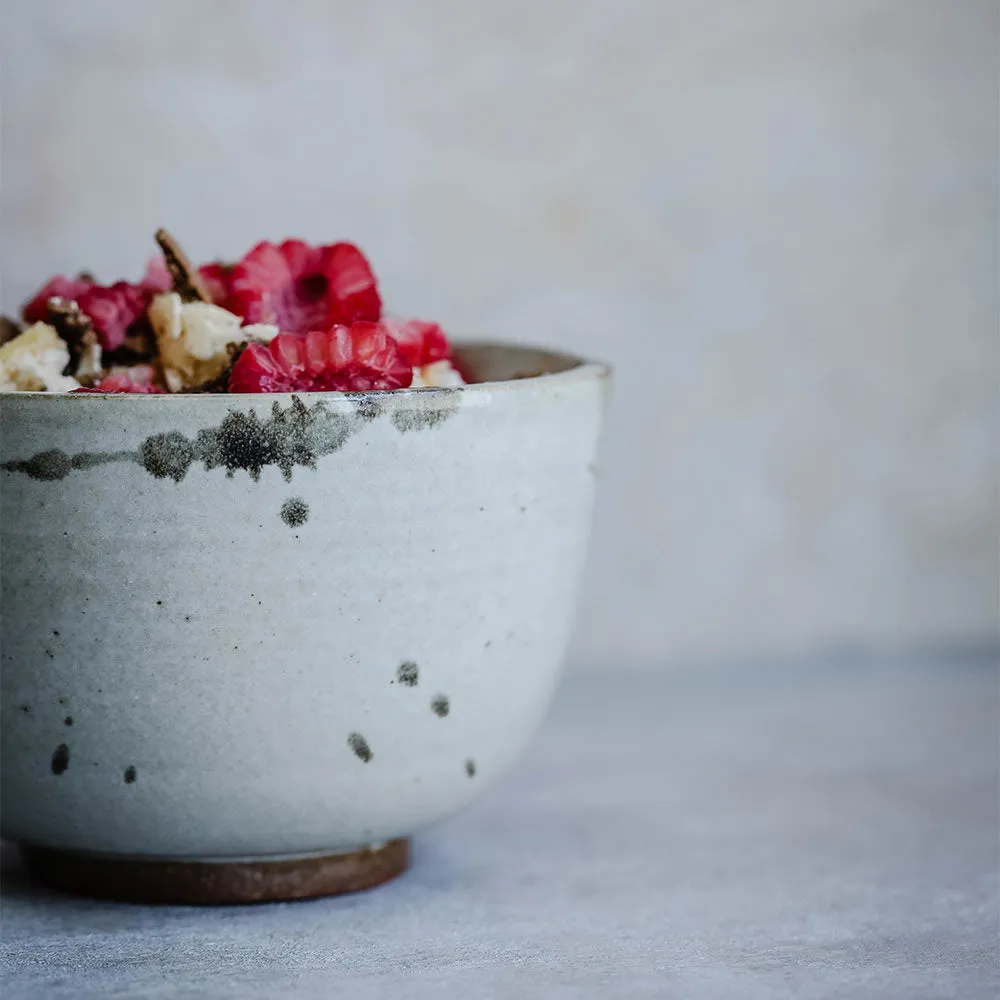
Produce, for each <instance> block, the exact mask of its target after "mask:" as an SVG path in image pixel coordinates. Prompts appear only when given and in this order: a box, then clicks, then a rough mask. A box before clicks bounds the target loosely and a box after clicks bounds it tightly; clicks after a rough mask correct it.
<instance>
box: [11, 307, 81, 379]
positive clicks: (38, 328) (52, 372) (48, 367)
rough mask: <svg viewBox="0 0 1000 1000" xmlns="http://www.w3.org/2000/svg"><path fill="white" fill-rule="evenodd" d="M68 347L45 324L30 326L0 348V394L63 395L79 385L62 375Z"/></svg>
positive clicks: (67, 362)
mask: <svg viewBox="0 0 1000 1000" xmlns="http://www.w3.org/2000/svg"><path fill="white" fill-rule="evenodd" d="M68 364H69V348H68V347H67V346H66V343H65V342H64V341H63V340H62V339H61V338H60V337H59V335H58V334H57V333H56V331H55V329H54V328H53V327H51V326H50V325H49V324H48V323H33V324H32V325H31V326H29V327H28V329H27V330H25V331H24V333H22V334H19V335H18V336H17V337H15V338H14V339H13V340H8V341H7V343H6V344H4V345H3V346H2V347H0V391H2V392H15V391H20V392H39V391H45V392H65V391H66V390H67V389H74V388H76V386H78V385H79V383H78V382H77V380H76V379H75V378H71V377H69V376H68V375H63V371H64V370H65V368H66V366H67V365H68Z"/></svg>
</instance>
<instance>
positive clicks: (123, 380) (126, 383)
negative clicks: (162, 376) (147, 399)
mask: <svg viewBox="0 0 1000 1000" xmlns="http://www.w3.org/2000/svg"><path fill="white" fill-rule="evenodd" d="M73 392H91V393H121V392H131V393H145V394H152V393H161V392H163V390H162V389H161V388H160V387H159V386H158V385H151V384H144V383H141V382H133V381H132V379H130V378H129V377H128V376H127V375H105V377H104V378H102V379H101V380H100V382H97V383H95V384H94V385H92V386H90V387H89V388H84V387H81V388H79V389H74V390H73Z"/></svg>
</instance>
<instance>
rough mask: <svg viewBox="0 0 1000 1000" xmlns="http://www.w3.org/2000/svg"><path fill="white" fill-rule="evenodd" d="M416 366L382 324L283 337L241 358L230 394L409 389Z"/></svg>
mask: <svg viewBox="0 0 1000 1000" xmlns="http://www.w3.org/2000/svg"><path fill="white" fill-rule="evenodd" d="M412 380H413V368H412V366H411V365H410V363H409V362H408V361H407V360H406V358H404V357H403V355H402V353H401V352H400V350H399V347H398V346H397V344H396V342H395V341H394V340H393V339H392V337H391V336H389V334H388V331H387V330H386V328H385V327H384V326H383V325H382V324H381V323H369V322H358V323H354V324H352V325H351V327H350V328H348V327H346V326H340V325H337V326H333V327H331V328H330V329H329V330H310V331H309V332H308V333H305V334H297V333H279V334H278V335H277V336H276V337H275V338H274V339H273V340H272V341H271V343H270V344H267V345H264V344H250V345H249V346H248V347H247V348H246V349H245V350H244V351H243V353H242V354H240V356H239V357H238V358H237V359H236V364H235V365H233V370H232V373H231V374H230V376H229V391H230V392H330V391H335V392H364V391H366V390H368V389H404V388H406V386H408V385H409V384H410V382H411V381H412Z"/></svg>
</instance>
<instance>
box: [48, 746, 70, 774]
mask: <svg viewBox="0 0 1000 1000" xmlns="http://www.w3.org/2000/svg"><path fill="white" fill-rule="evenodd" d="M67 767H69V747H68V746H66V744H65V743H60V744H59V746H57V747H56V748H55V750H54V751H53V754H52V773H53V774H62V773H63V771H65V770H66V768H67Z"/></svg>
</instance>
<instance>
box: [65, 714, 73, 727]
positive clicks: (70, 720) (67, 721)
mask: <svg viewBox="0 0 1000 1000" xmlns="http://www.w3.org/2000/svg"><path fill="white" fill-rule="evenodd" d="M63 725H64V726H72V725H73V716H72V715H67V716H66V718H65V719H63Z"/></svg>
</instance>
